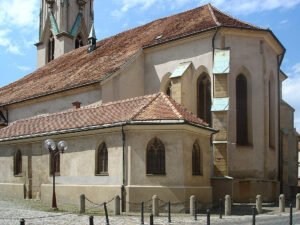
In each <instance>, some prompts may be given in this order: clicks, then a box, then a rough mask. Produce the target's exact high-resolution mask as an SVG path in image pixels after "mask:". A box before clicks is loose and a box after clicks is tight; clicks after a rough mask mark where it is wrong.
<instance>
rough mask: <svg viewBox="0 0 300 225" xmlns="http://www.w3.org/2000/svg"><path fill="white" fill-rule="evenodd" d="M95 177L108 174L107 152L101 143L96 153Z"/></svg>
mask: <svg viewBox="0 0 300 225" xmlns="http://www.w3.org/2000/svg"><path fill="white" fill-rule="evenodd" d="M95 169H96V171H95V173H96V175H107V173H108V151H107V147H106V144H105V143H104V142H103V143H102V144H101V145H100V146H99V148H98V150H97V151H96V167H95Z"/></svg>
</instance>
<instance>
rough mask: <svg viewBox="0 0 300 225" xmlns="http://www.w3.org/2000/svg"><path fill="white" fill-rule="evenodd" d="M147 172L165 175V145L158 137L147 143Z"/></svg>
mask: <svg viewBox="0 0 300 225" xmlns="http://www.w3.org/2000/svg"><path fill="white" fill-rule="evenodd" d="M146 157H147V160H146V161H147V174H153V175H164V174H165V173H166V171H165V146H164V144H163V142H162V141H161V140H160V139H158V138H156V137H155V138H153V139H152V140H151V141H149V143H148V145H147V156H146Z"/></svg>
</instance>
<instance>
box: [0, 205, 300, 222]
mask: <svg viewBox="0 0 300 225" xmlns="http://www.w3.org/2000/svg"><path fill="white" fill-rule="evenodd" d="M286 212H288V210H286ZM293 216H294V223H293V224H299V225H300V212H295V213H294V214H293ZM21 218H24V219H25V221H26V225H52V224H53V225H54V224H55V225H88V224H89V216H88V215H76V214H70V213H65V212H58V213H56V212H45V211H41V210H40V209H36V206H35V207H32V205H30V204H29V205H27V204H26V202H25V204H24V202H23V201H21V202H11V201H0V224H1V225H19V224H20V222H19V220H20V219H21ZM256 218H257V220H256V221H257V222H256V224H270V225H289V213H281V214H279V213H277V212H276V211H271V212H269V213H267V214H263V215H258V216H257V217H256ZM109 220H110V224H111V225H121V224H122V225H140V224H141V222H140V217H139V215H138V214H136V215H134V216H128V215H126V216H110V218H109ZM167 221H168V219H167V216H166V214H163V215H161V216H160V217H157V218H154V224H156V225H165V224H169V223H168V222H167ZM94 224H95V225H105V224H106V221H105V217H104V216H95V218H94ZM148 224H149V214H146V215H145V225H148ZM170 224H174V225H184V224H187V225H199V224H206V216H205V215H200V216H198V220H197V221H194V218H193V217H191V216H189V215H187V214H174V215H172V223H170ZM211 224H212V225H213V224H223V225H234V224H244V225H250V224H252V216H251V215H247V216H236V215H235V216H229V217H223V219H219V218H218V216H217V215H212V217H211Z"/></svg>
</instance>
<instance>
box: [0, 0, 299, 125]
mask: <svg viewBox="0 0 300 225" xmlns="http://www.w3.org/2000/svg"><path fill="white" fill-rule="evenodd" d="M71 1H75V0H71ZM94 1H95V27H96V33H97V38H98V40H100V39H102V38H104V37H108V36H111V35H113V34H116V33H119V32H121V31H123V30H127V29H130V28H132V27H136V26H139V25H142V24H145V23H147V22H150V21H152V20H155V19H158V18H161V17H165V16H169V15H172V14H176V13H179V12H182V11H185V10H188V9H192V8H195V7H198V6H200V5H203V4H206V3H208V2H210V3H212V4H213V5H214V6H216V7H217V8H219V9H221V10H223V11H225V12H227V13H229V14H231V15H233V16H235V17H237V18H239V19H241V20H244V21H247V22H250V23H253V24H255V25H258V26H261V27H266V28H270V29H271V30H272V31H273V32H274V33H275V35H276V36H277V37H278V39H279V40H280V41H281V42H282V44H283V45H284V46H285V47H286V49H287V52H286V56H285V59H284V62H283V65H282V67H281V68H282V70H284V71H285V72H286V73H287V75H288V76H289V79H288V80H286V81H285V82H284V88H283V96H284V99H285V100H286V101H287V102H288V103H289V104H290V105H292V106H293V107H294V108H295V109H296V113H295V126H296V127H297V130H298V131H300V91H299V90H298V89H299V88H300V87H299V85H300V54H299V51H300V41H299V40H300V38H299V37H300V24H299V22H300V0H284V1H283V0H264V1H261V0H211V1H207V0H94ZM38 13H39V0H26V1H23V0H0V66H1V79H0V86H4V85H7V84H9V83H11V82H13V81H15V80H17V79H19V78H21V77H23V76H25V75H27V74H29V73H30V72H32V71H34V70H35V68H36V47H35V46H34V45H33V44H34V43H35V42H37V37H38Z"/></svg>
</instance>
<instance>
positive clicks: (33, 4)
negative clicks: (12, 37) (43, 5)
mask: <svg viewBox="0 0 300 225" xmlns="http://www.w3.org/2000/svg"><path fill="white" fill-rule="evenodd" d="M38 3H39V1H38V0H26V1H23V0H1V1H0V9H1V10H0V26H10V27H12V28H13V27H18V28H24V27H28V28H32V27H37V24H38Z"/></svg>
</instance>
